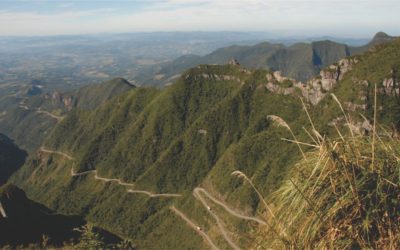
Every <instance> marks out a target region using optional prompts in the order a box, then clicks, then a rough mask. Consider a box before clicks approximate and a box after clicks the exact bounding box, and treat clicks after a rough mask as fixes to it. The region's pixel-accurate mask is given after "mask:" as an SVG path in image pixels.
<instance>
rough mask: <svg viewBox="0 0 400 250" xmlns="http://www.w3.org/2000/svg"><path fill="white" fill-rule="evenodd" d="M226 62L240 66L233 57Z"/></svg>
mask: <svg viewBox="0 0 400 250" xmlns="http://www.w3.org/2000/svg"><path fill="white" fill-rule="evenodd" d="M228 64H229V65H235V66H240V63H239V62H238V60H236V58H233V59H231V60H229V62H228Z"/></svg>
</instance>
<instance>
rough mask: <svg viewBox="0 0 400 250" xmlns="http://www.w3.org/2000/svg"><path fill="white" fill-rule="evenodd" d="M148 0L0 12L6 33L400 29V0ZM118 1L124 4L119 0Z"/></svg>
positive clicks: (0, 27) (363, 31)
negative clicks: (58, 9)
mask: <svg viewBox="0 0 400 250" xmlns="http://www.w3.org/2000/svg"><path fill="white" fill-rule="evenodd" d="M121 1H122V0H120V3H121ZM126 2H129V1H125V3H126ZM141 2H142V3H143V2H144V1H141ZM67 3H68V2H67ZM69 3H71V2H69ZM146 3H148V4H147V5H146V6H144V8H143V7H142V9H141V10H140V11H138V10H137V9H135V7H134V6H135V5H132V8H131V10H129V9H127V8H125V9H124V11H123V12H121V11H117V9H113V8H104V9H93V10H84V11H83V10H82V11H74V12H73V11H63V12H61V13H57V14H39V13H37V12H15V11H3V12H1V11H0V23H1V25H0V35H21V34H23V35H38V34H40V35H47V34H76V33H98V32H129V31H176V30H182V31H188V30H204V31H205V30H253V31H256V30H259V31H271V30H281V31H287V32H288V33H290V34H295V33H296V32H297V33H302V32H303V33H304V32H308V33H311V32H314V33H315V34H309V35H316V34H325V35H335V34H339V35H354V36H361V35H365V34H366V33H368V35H370V34H372V33H373V32H375V31H377V30H385V31H388V32H397V33H399V30H398V28H397V27H396V26H397V25H396V24H398V23H400V16H399V15H398V14H397V12H398V11H397V10H398V9H399V8H400V2H398V1H397V0H381V1H375V0H358V1H346V0H330V1H325V0H240V1H239V0H163V1H162V0H148V1H146ZM113 6H116V7H117V8H118V7H119V6H118V1H116V2H115V4H114V5H113Z"/></svg>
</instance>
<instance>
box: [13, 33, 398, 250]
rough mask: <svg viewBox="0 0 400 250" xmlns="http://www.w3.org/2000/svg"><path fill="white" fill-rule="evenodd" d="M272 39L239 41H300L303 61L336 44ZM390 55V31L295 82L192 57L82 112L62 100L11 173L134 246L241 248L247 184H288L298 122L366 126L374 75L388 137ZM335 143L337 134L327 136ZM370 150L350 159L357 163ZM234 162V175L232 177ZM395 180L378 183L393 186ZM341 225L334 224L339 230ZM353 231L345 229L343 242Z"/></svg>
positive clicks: (250, 213) (254, 210)
mask: <svg viewBox="0 0 400 250" xmlns="http://www.w3.org/2000/svg"><path fill="white" fill-rule="evenodd" d="M274 46H277V47H278V48H277V49H271V48H272V47H273V46H272V45H270V44H263V45H259V46H258V47H249V48H247V50H246V51H251V50H255V51H260V50H261V51H263V53H264V54H265V53H267V52H268V51H270V52H271V55H274V56H276V51H281V52H280V53H282V54H279V55H280V56H281V57H287V58H299V57H298V56H299V55H301V54H302V52H304V51H309V50H306V49H304V48H309V49H312V53H306V54H307V55H308V56H309V60H311V62H315V64H319V65H324V64H325V63H327V62H328V61H329V60H333V59H334V58H336V56H338V55H337V53H333V52H332V50H331V48H335V49H333V51H335V50H337V49H342V50H346V46H344V45H340V44H339V45H337V44H331V43H330V42H322V43H313V44H312V46H311V45H308V44H298V45H296V46H294V47H291V48H290V49H288V48H283V47H281V46H279V45H274ZM335 46H338V48H336V47H335ZM347 49H349V48H347ZM226 50H227V51H232V50H238V51H242V48H241V47H234V48H227V49H226ZM220 51H223V49H222V50H220ZM215 53H217V52H215ZM237 53H238V52H237ZM343 53H346V52H345V51H344V52H343ZM235 54H236V53H235ZM255 55H260V54H259V53H257V52H253V56H255ZM295 55H297V56H295ZM230 56H231V55H229V56H227V57H226V58H225V59H227V58H228V57H230ZM338 57H340V56H338ZM245 58H246V56H245V55H243V57H242V59H245ZM253 58H254V57H253ZM268 58H273V56H271V57H268ZM225 59H224V60H225ZM239 60H240V58H239ZM268 60H271V59H268ZM250 61H251V60H250V59H249V62H250ZM278 61H279V60H278ZM399 65H400V41H399V40H396V41H393V42H390V43H386V44H383V45H378V46H377V47H375V48H374V49H373V50H371V51H369V52H367V53H365V54H363V55H357V56H352V57H350V58H346V59H341V60H339V61H337V62H335V64H333V65H330V66H329V67H326V68H324V69H323V70H322V71H321V72H320V74H319V76H317V77H315V78H313V79H311V80H310V81H308V82H307V83H306V84H304V83H301V82H298V81H297V80H294V79H290V78H286V77H284V76H282V75H281V74H280V73H278V72H272V71H269V70H265V69H259V70H249V69H246V68H244V67H241V66H240V65H236V63H234V62H233V63H231V64H228V65H200V66H196V67H194V68H191V69H189V70H187V71H185V72H184V73H183V74H182V75H181V76H180V77H179V78H178V80H177V81H176V82H175V83H174V84H172V85H171V86H169V87H166V88H164V89H162V90H161V89H155V88H141V87H139V88H134V89H131V90H129V91H127V92H125V93H123V94H121V95H119V96H117V97H115V98H112V99H109V100H108V101H106V102H105V103H103V104H102V105H100V106H98V107H97V108H96V109H94V110H82V109H79V108H77V109H74V110H73V111H72V112H70V113H68V115H67V116H66V117H65V118H64V119H63V120H62V121H61V122H60V123H59V124H57V126H56V127H55V129H54V130H53V131H52V133H51V134H50V135H49V137H48V138H47V139H46V140H45V141H44V143H43V145H42V146H43V147H42V148H40V149H39V150H38V151H37V152H36V154H35V155H34V156H33V157H32V158H31V159H30V160H29V162H28V163H27V164H26V165H24V167H23V168H21V169H20V170H19V171H18V173H16V174H15V175H14V176H13V177H12V181H13V182H14V183H17V184H18V185H20V186H21V187H23V188H24V189H25V190H26V191H27V192H28V195H29V197H32V198H33V199H34V200H36V201H39V202H42V203H44V204H46V205H47V206H49V207H50V208H52V209H56V210H57V211H59V212H63V213H64V212H65V213H74V214H80V215H83V216H85V218H86V219H87V220H89V221H93V222H96V223H97V224H100V225H104V227H105V228H107V229H109V230H110V231H113V232H118V234H120V235H123V236H124V237H127V238H131V239H133V240H134V243H135V244H137V245H138V247H139V248H143V249H204V248H208V247H212V246H213V245H212V244H215V245H217V247H219V248H221V249H228V248H243V249H251V248H252V247H253V246H254V245H253V244H254V243H253V241H254V238H255V237H256V236H255V234H254V233H253V232H258V229H260V228H264V229H265V228H267V229H269V227H267V226H266V224H267V223H266V222H265V221H263V220H261V219H260V218H261V215H262V214H263V213H264V211H266V210H267V207H266V205H265V203H264V202H263V200H261V199H260V196H259V194H258V193H256V192H255V191H254V189H253V187H256V188H257V190H258V191H259V193H260V194H262V196H263V197H267V196H268V195H270V194H271V193H273V192H274V191H275V190H277V189H278V188H279V187H280V186H281V185H282V183H290V182H289V180H291V179H289V180H288V179H286V178H287V174H288V173H290V171H292V172H295V174H296V176H297V175H298V176H301V174H302V173H301V172H298V171H295V170H296V169H297V163H299V162H300V161H301V160H302V159H303V157H304V158H306V157H305V156H307V153H308V152H309V151H311V150H312V149H313V148H314V147H312V145H313V143H317V142H316V141H313V140H312V139H310V134H307V132H306V131H305V130H304V127H306V128H308V129H309V131H311V133H313V134H316V135H314V137H315V136H317V137H316V138H317V139H314V140H322V141H324V140H325V138H329V137H326V136H329V135H335V136H336V137H339V136H338V135H337V132H336V129H338V130H341V131H343V135H344V136H346V134H345V133H349V132H348V131H349V129H350V130H351V133H354V134H355V135H357V138H358V137H359V136H361V135H362V134H368V133H371V130H372V125H371V124H372V121H373V119H374V106H373V105H374V84H377V88H378V89H377V98H378V99H377V103H378V105H379V106H378V107H379V112H378V113H377V114H376V118H377V119H378V121H379V124H380V125H381V126H383V127H385V128H387V130H388V131H391V130H392V129H391V128H394V129H393V130H392V131H393V132H392V133H393V134H394V135H395V134H396V133H397V132H398V129H399V128H400V125H399V120H400V108H399V106H400V104H399V95H398V93H399V89H398V86H399V82H398V81H399V79H400V78H399V75H398V72H400V68H399ZM331 94H335V96H337V97H333V96H332V95H331ZM300 97H301V98H302V100H303V101H304V103H305V104H304V105H305V107H307V110H308V113H305V112H304V106H303V105H302V102H301V101H300ZM335 98H337V99H339V100H340V102H341V103H342V104H341V105H342V106H339V105H338V103H337V102H336V101H335ZM342 110H344V111H345V112H346V115H344V114H343V112H342ZM308 114H309V115H310V117H312V119H313V124H312V125H309V120H308ZM360 114H362V115H363V116H364V117H362V116H361V115H360ZM270 115H274V116H272V117H271V116H270ZM276 116H279V117H281V118H282V119H283V120H285V121H286V123H287V124H286V123H284V122H283V121H281V120H279V119H277V118H276ZM268 117H269V118H268ZM348 120H349V121H350V122H351V123H350V122H348ZM289 127H290V131H289V130H288V128H289ZM314 128H315V130H318V131H319V133H320V134H318V133H316V132H315V130H314ZM396 128H397V131H396ZM290 132H292V133H293V134H294V135H296V138H295V140H299V141H305V142H307V143H309V144H306V145H302V146H301V147H302V149H303V150H304V153H305V156H303V155H302V153H301V152H300V151H299V150H298V146H299V145H297V144H296V143H292V142H288V141H287V140H286V139H284V138H289V140H291V139H293V137H292V136H291V133H290ZM340 136H342V134H340ZM382 136H383V135H382ZM389 136H390V135H389ZM336 137H335V138H336ZM379 139H381V137H379ZM377 140H378V139H377ZM328 142H329V143H331V142H330V141H328ZM340 142H341V141H340V138H339V139H338V143H332V146H333V147H336V146H337V145H338V144H340ZM309 145H311V147H309ZM346 150H347V151H352V149H351V148H349V149H346ZM334 157H335V156H334ZM370 158H371V156H368V157H366V158H365V159H364V158H362V159H360V160H362V161H365V162H366V163H368V162H370ZM337 161H338V162H340V163H342V162H347V159H346V158H343V159H342V158H339V159H337ZM396 162H397V161H394V163H396ZM321 164H324V162H321ZM237 170H240V171H242V172H243V173H245V174H246V178H244V177H243V175H239V177H242V178H237V176H233V175H232V172H234V171H237ZM347 170H349V173H350V172H351V168H349V169H347ZM236 173H237V172H236ZM394 173H397V172H394ZM374 178H378V177H377V176H375V177H374ZM331 181H332V182H335V181H336V180H331ZM396 181H398V180H397V179H396ZM249 182H250V183H249ZM342 182H344V183H347V182H348V181H347V179H343V180H342ZM388 182H389V184H388V185H391V184H393V182H392V181H391V180H389V181H388ZM351 184H352V183H350V185H351ZM252 185H253V187H252ZM396 185H397V184H396V183H395V184H393V186H390V190H392V191H393V190H397V187H396ZM314 187H315V186H314ZM319 188H321V189H323V188H324V187H319ZM372 188H373V189H375V186H373V187H372ZM335 191H337V192H344V193H346V194H347V195H350V194H351V193H352V191H351V190H350V189H346V190H335V189H333V192H334V193H335ZM393 192H395V191H393ZM396 192H397V191H396ZM380 193H381V192H380ZM395 194H396V195H397V193H395ZM383 195H385V193H383ZM299 199H301V198H299ZM372 199H373V198H371V200H372ZM394 200H395V199H394ZM383 205H384V204H383ZM304 206H306V205H304ZM310 214H312V211H310ZM361 216H364V217H362V218H361ZM359 217H360V218H359ZM262 219H265V220H267V222H268V221H269V220H270V219H272V218H271V217H270V216H268V217H267V218H262ZM365 220H368V213H367V212H365V213H363V214H361V215H359V214H357V221H361V222H363V223H364V221H365ZM393 223H394V222H393ZM396 223H398V222H396ZM348 225H351V224H346V227H343V228H341V230H342V231H343V230H349V231H351V230H352V228H351V227H350V226H348ZM294 226H296V225H294ZM367 231H368V230H367ZM371 231H372V230H371ZM367 233H368V232H367ZM343 235H344V236H345V237H346V234H343ZM353 241H354V239H353V238H348V237H347V238H346V243H347V242H350V243H348V245H349V246H353V245H352V244H351V243H352V242H353ZM210 242H211V243H210ZM334 244H336V242H334ZM236 245H238V246H239V247H232V246H236Z"/></svg>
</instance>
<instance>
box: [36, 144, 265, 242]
mask: <svg viewBox="0 0 400 250" xmlns="http://www.w3.org/2000/svg"><path fill="white" fill-rule="evenodd" d="M40 151H42V152H45V153H49V154H57V155H60V156H63V157H65V158H67V159H69V160H73V159H74V157H72V156H71V155H69V154H67V153H64V152H61V151H54V150H50V149H46V148H45V147H41V148H40ZM88 174H94V178H95V179H96V180H100V181H103V182H116V183H117V184H118V185H121V186H128V187H133V186H134V184H133V183H126V182H123V181H121V180H120V179H110V178H105V177H100V176H98V175H97V170H89V171H85V172H80V173H76V172H74V169H73V167H72V168H71V176H72V177H79V176H84V175H88ZM126 192H127V193H137V194H144V195H147V196H149V197H150V198H155V197H181V196H182V195H181V194H174V193H160V194H158V193H152V192H150V191H146V190H136V189H133V188H130V189H127V190H126ZM193 196H194V197H195V198H196V199H197V200H199V201H200V203H201V204H202V205H203V206H204V208H205V209H206V210H207V211H208V213H210V215H211V216H212V217H213V218H214V219H215V221H216V223H217V225H218V228H219V231H220V232H221V234H222V236H223V237H224V239H225V240H226V242H227V243H228V244H229V245H230V246H231V247H232V248H233V249H235V250H240V247H239V246H237V245H236V243H235V242H234V241H233V240H232V239H231V238H230V237H229V232H228V231H227V230H226V229H225V227H224V225H223V221H222V220H221V219H220V217H218V215H217V214H215V212H214V211H213V210H212V209H211V207H210V206H209V204H208V203H207V201H206V199H205V198H204V196H205V197H207V198H208V199H210V200H211V201H212V202H214V203H215V204H217V205H219V206H220V207H222V208H223V209H224V210H225V211H226V212H228V213H229V214H231V215H232V216H234V217H237V218H239V219H243V220H249V221H254V222H257V223H259V224H261V225H267V223H266V222H265V221H264V220H262V219H259V218H257V217H252V216H248V215H244V214H242V213H239V212H237V211H235V210H233V209H232V208H230V207H228V205H226V204H225V203H224V202H222V201H220V200H218V199H217V198H215V197H213V196H212V195H211V194H209V193H208V191H207V190H205V189H204V188H201V187H197V188H195V189H194V190H193ZM170 209H171V210H172V211H173V212H174V213H175V214H177V215H178V216H179V217H180V218H182V219H183V220H184V221H186V222H187V224H188V225H189V226H190V227H192V228H193V229H194V230H195V231H196V232H197V233H198V234H199V235H201V236H202V237H203V238H204V239H205V240H206V241H207V242H208V243H209V245H210V246H211V248H213V249H218V247H217V246H216V245H215V244H214V243H213V242H212V240H211V238H210V237H209V236H208V235H207V234H206V233H205V232H204V231H203V230H202V229H201V228H200V227H199V226H198V225H197V224H196V223H194V222H192V221H191V220H190V219H189V218H188V217H187V216H186V215H185V214H183V213H182V212H181V211H179V210H178V209H177V208H176V207H174V206H171V207H170Z"/></svg>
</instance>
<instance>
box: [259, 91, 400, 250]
mask: <svg viewBox="0 0 400 250" xmlns="http://www.w3.org/2000/svg"><path fill="white" fill-rule="evenodd" d="M375 92H376V90H375ZM334 98H336V97H334ZM375 98H376V97H375ZM335 100H336V101H337V102H338V103H339V105H340V102H339V100H337V98H336V99H335ZM340 106H341V105H340ZM375 106H376V102H375ZM343 113H344V110H343ZM345 117H346V121H347V123H350V122H351V121H350V115H349V114H347V115H346V114H345ZM374 117H375V118H376V109H375V114H374ZM274 120H277V121H279V123H280V124H282V123H283V122H284V121H281V120H280V119H278V118H276V117H275V118H274ZM285 124H286V123H285ZM347 125H349V126H348V127H349V128H350V131H349V133H343V134H342V133H340V132H339V131H338V132H339V137H338V139H333V138H326V137H321V136H319V135H318V136H317V134H318V133H314V134H315V138H313V142H314V143H316V145H314V149H313V150H311V151H309V152H307V153H305V157H304V159H303V160H301V161H300V162H299V163H298V164H297V165H296V166H295V167H294V168H292V170H291V172H290V173H289V176H288V178H287V180H286V181H285V182H284V183H283V184H282V186H281V187H280V188H279V189H278V190H277V191H276V192H275V193H273V194H272V195H271V196H270V197H269V199H267V200H268V204H269V207H270V208H271V210H272V211H271V212H270V213H271V214H273V215H274V218H273V220H270V224H271V226H272V227H274V228H275V230H277V229H278V230H279V229H282V228H284V235H281V236H282V237H284V240H282V237H276V234H271V233H269V230H268V231H266V232H263V240H262V246H263V247H267V248H274V249H275V248H289V249H400V143H399V141H398V140H395V139H393V138H391V137H390V136H389V135H388V133H386V131H383V132H385V133H382V134H380V131H377V125H376V120H375V121H374V124H373V131H372V135H369V136H361V135H355V134H354V133H353V132H352V131H351V126H350V125H351V124H347ZM285 127H286V126H285ZM313 129H314V126H313ZM289 130H290V128H289ZM290 132H291V130H290ZM291 133H292V132H291ZM346 134H348V136H346ZM308 135H309V136H312V133H308ZM292 136H293V137H294V138H295V140H296V137H295V136H294V135H293V133H292ZM296 141H297V140H296ZM295 143H296V144H297V145H298V146H299V147H300V145H302V143H300V142H295ZM302 153H303V150H302Z"/></svg>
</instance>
